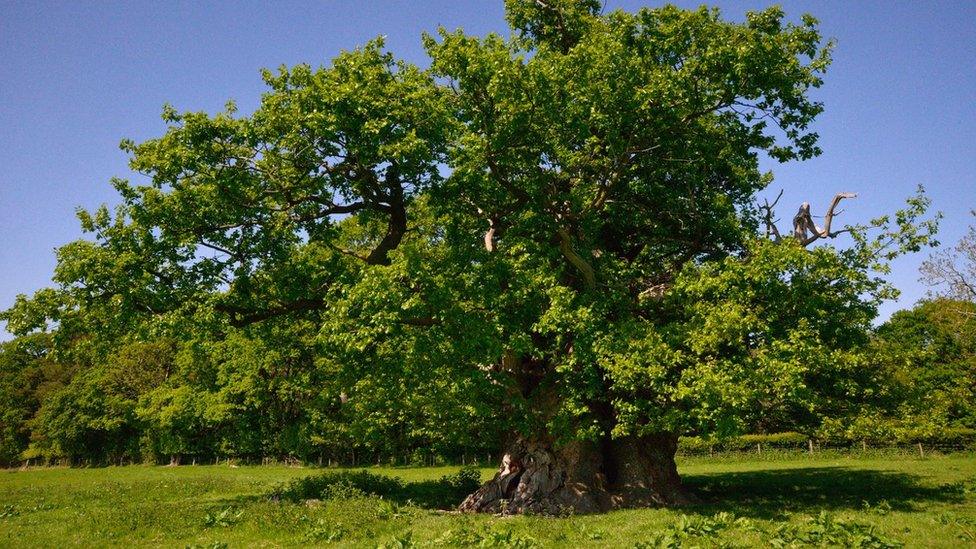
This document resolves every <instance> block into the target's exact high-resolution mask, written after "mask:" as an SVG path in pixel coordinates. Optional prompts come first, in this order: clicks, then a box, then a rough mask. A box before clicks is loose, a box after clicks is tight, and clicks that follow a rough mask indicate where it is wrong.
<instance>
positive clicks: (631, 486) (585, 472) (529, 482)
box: [459, 433, 695, 515]
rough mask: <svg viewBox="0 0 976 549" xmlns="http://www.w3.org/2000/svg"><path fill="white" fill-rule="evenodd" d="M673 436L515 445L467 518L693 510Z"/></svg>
mask: <svg viewBox="0 0 976 549" xmlns="http://www.w3.org/2000/svg"><path fill="white" fill-rule="evenodd" d="M676 449H677V436H675V435H673V434H670V433H661V434H658V435H652V436H644V437H625V438H621V439H606V440H604V441H602V442H600V443H593V442H572V443H569V444H565V445H561V446H557V445H555V444H553V443H552V442H551V441H548V440H528V439H525V438H517V439H515V440H514V441H513V442H512V443H511V444H509V445H508V448H507V449H506V451H505V454H504V456H503V457H502V463H501V465H500V466H499V468H498V472H497V473H496V474H495V476H494V478H492V479H491V480H490V481H488V483H486V484H485V485H483V486H482V487H481V488H479V489H478V490H477V491H475V492H474V493H473V494H471V495H469V496H468V497H467V498H466V499H465V500H464V501H463V502H462V503H461V506H460V508H459V509H460V511H462V512H483V513H502V514H544V515H564V514H568V513H573V514H587V513H600V512H605V511H609V510H612V509H622V508H631V507H648V506H672V505H683V504H688V503H693V502H694V501H695V498H694V497H693V496H692V495H691V494H690V493H689V492H688V491H687V490H686V489H685V488H684V487H683V486H682V484H681V480H680V479H679V478H678V471H677V468H676V467H675V463H674V454H675V451H676Z"/></svg>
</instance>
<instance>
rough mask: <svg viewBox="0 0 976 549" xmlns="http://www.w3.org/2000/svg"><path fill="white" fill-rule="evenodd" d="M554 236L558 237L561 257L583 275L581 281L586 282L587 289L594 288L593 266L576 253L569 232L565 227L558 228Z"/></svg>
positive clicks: (594, 275) (594, 274)
mask: <svg viewBox="0 0 976 549" xmlns="http://www.w3.org/2000/svg"><path fill="white" fill-rule="evenodd" d="M556 236H558V237H559V251H560V252H562V254H563V257H565V258H566V260H567V261H569V262H570V263H571V264H572V265H573V266H574V267H576V269H577V270H578V271H579V272H580V274H581V275H583V282H584V283H585V284H586V287H587V289H592V288H595V287H596V273H595V272H594V271H593V266H592V265H590V263H589V262H588V261H586V260H585V259H583V258H582V257H580V255H579V254H577V253H576V250H574V249H573V240H572V238H570V236H569V233H568V232H566V229H558V230H557V231H556Z"/></svg>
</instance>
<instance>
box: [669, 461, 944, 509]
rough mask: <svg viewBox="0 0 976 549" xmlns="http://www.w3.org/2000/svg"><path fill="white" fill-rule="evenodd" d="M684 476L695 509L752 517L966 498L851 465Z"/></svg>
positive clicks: (908, 506) (907, 506) (902, 506)
mask: <svg viewBox="0 0 976 549" xmlns="http://www.w3.org/2000/svg"><path fill="white" fill-rule="evenodd" d="M682 480H683V482H684V483H685V485H686V486H687V487H688V488H690V489H691V490H693V491H694V492H695V493H696V494H697V495H698V496H699V497H700V498H701V499H702V503H701V504H700V505H695V506H692V507H691V509H700V510H702V511H706V510H707V511H710V512H711V511H729V512H732V513H735V514H736V515H739V516H748V517H752V518H778V517H781V516H782V515H784V514H785V513H787V512H808V513H815V512H818V511H820V510H841V509H864V508H865V507H866V506H871V507H874V506H877V505H882V506H886V507H890V508H891V509H892V510H897V511H913V510H917V509H918V508H919V507H920V506H924V505H926V504H929V503H937V502H938V503H958V502H960V501H962V499H963V498H962V494H960V493H959V491H958V490H953V489H952V487H951V486H929V485H925V484H923V483H922V482H921V479H920V478H919V477H917V476H914V475H910V474H905V473H896V472H890V471H875V470H868V469H852V468H849V467H805V468H798V469H786V470H774V471H751V472H730V473H711V474H697V475H684V476H683V477H682Z"/></svg>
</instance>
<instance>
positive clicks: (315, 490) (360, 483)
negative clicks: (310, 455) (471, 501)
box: [271, 467, 481, 516]
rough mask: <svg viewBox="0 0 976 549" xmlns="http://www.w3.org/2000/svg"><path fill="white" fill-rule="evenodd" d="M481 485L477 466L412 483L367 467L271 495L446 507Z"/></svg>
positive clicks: (305, 481)
mask: <svg viewBox="0 0 976 549" xmlns="http://www.w3.org/2000/svg"><path fill="white" fill-rule="evenodd" d="M480 485H481V472H480V471H479V470H478V469H476V468H473V467H466V468H463V469H461V470H460V471H458V472H457V473H455V474H453V475H444V476H442V477H441V478H440V479H439V480H428V481H423V482H413V483H409V484H405V483H404V482H403V480H402V479H400V478H399V477H388V476H385V475H377V474H373V473H370V472H369V471H365V470H363V471H355V472H348V471H342V472H329V473H325V474H321V475H314V476H309V477H304V478H299V479H294V480H292V481H291V482H289V483H287V484H285V485H283V486H280V487H278V488H276V489H275V490H273V491H272V493H271V499H274V500H285V501H291V502H298V501H304V500H309V499H322V500H341V499H352V498H359V497H381V498H384V499H388V500H392V501H397V502H401V503H408V504H415V505H419V506H421V507H428V508H438V509H446V508H451V507H455V506H457V505H458V504H459V503H461V500H463V499H464V498H465V496H467V495H468V494H470V493H471V492H473V491H475V490H477V489H478V487H479V486H480ZM398 514H402V513H401V511H396V512H394V513H392V515H398ZM392 515H391V516H392Z"/></svg>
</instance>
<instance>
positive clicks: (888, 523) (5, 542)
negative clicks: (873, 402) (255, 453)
mask: <svg viewBox="0 0 976 549" xmlns="http://www.w3.org/2000/svg"><path fill="white" fill-rule="evenodd" d="M679 469H680V470H681V472H682V475H683V477H684V479H685V482H687V483H688V484H689V485H691V486H692V487H694V488H695V489H696V490H697V491H698V493H699V494H701V495H702V496H703V498H704V500H705V502H704V503H703V504H701V505H697V506H694V507H687V508H683V509H674V510H672V509H641V510H628V511H618V512H613V513H608V514H605V515H594V516H571V517H564V518H544V517H505V518H501V517H492V516H459V515H455V514H451V513H444V512H441V511H437V510H433V509H428V508H424V507H421V506H419V505H414V504H410V503H406V502H405V501H404V500H403V499H402V498H401V499H400V500H398V501H389V500H380V499H378V498H375V497H361V496H355V494H353V497H350V498H344V499H333V500H326V501H310V502H300V503H289V502H286V501H281V502H275V501H272V500H271V499H270V498H269V497H268V494H270V493H271V492H272V491H273V490H274V489H275V488H276V487H278V486H280V485H281V484H282V483H284V482H287V481H289V480H291V479H295V478H298V477H303V476H308V475H312V474H316V473H318V472H319V470H317V469H314V468H289V467H277V466H262V467H229V466H226V465H220V466H183V467H148V466H147V467H143V466H132V467H107V468H101V469H58V468H52V469H35V470H30V471H3V472H0V547H64V546H72V545H74V546H85V547H90V546H124V547H133V546H155V547H158V546H165V547H224V546H227V547H245V546H246V547H280V546H308V545H321V546H339V547H376V546H390V547H404V546H451V545H455V546H456V545H468V546H481V547H530V546H532V547H534V546H553V547H580V546H593V547H635V546H638V547H679V546H680V547H695V546H698V547H727V546H739V547H769V546H776V545H779V546H859V547H886V546H893V545H894V546H897V545H899V544H903V545H904V546H906V547H965V546H976V457H974V456H973V455H971V454H968V455H953V456H932V457H925V458H919V457H917V456H916V457H911V456H908V455H896V456H881V457H879V456H858V455H849V456H840V455H833V456H831V455H825V456H824V455H821V456H812V457H811V456H802V455H793V456H783V455H779V456H765V455H764V456H762V457H759V456H738V457H725V458H684V459H682V460H681V462H680V463H679ZM371 471H372V472H376V473H382V474H388V475H395V476H398V477H400V478H401V479H403V481H404V482H405V483H406V486H405V490H407V491H408V492H409V489H410V486H411V484H410V483H417V484H416V486H430V483H431V482H432V481H435V480H436V479H438V478H440V477H441V476H443V475H448V474H453V473H455V472H456V471H457V468H452V467H441V468H373V469H371ZM490 473H491V471H489V470H487V469H486V470H484V472H483V475H484V476H485V478H487V476H488V475H489V474H490Z"/></svg>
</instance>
